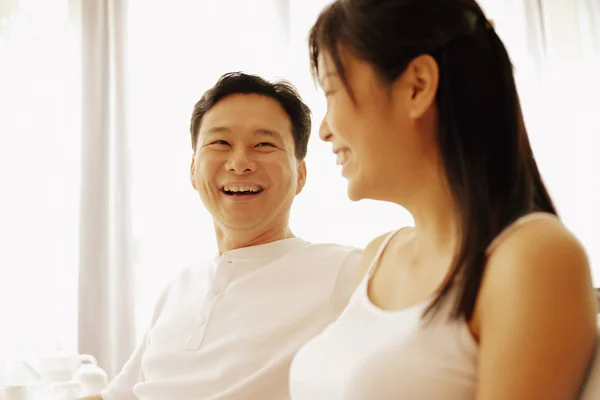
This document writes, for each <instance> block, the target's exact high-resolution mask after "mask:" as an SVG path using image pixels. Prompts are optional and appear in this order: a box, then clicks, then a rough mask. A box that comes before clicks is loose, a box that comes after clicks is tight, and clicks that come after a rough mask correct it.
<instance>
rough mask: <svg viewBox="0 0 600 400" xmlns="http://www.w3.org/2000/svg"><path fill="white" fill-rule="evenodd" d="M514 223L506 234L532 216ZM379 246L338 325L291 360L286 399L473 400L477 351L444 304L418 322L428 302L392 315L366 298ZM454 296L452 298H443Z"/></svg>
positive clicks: (449, 304)
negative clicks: (288, 390) (431, 315)
mask: <svg viewBox="0 0 600 400" xmlns="http://www.w3.org/2000/svg"><path fill="white" fill-rule="evenodd" d="M542 215H545V216H547V215H548V214H542V213H535V214H530V215H529V216H527V217H524V218H521V219H520V220H519V221H517V223H515V224H513V225H512V226H511V227H510V228H509V229H506V230H505V231H504V232H503V233H502V234H501V235H499V236H498V237H497V238H496V240H494V242H493V243H492V245H491V246H490V247H489V249H488V252H489V251H490V250H491V249H492V248H493V247H495V246H496V245H497V242H498V240H499V239H501V238H502V237H505V236H506V234H507V233H508V231H509V230H510V231H512V228H514V227H515V226H516V225H517V224H521V223H522V222H524V221H525V220H529V219H530V217H533V216H542ZM395 233H396V232H392V233H391V234H390V235H388V237H387V238H386V239H385V240H384V241H383V243H382V244H381V246H380V247H379V249H378V251H377V253H376V255H375V257H374V258H373V261H372V263H371V265H370V266H369V269H368V270H367V273H366V274H365V278H364V279H363V280H362V282H361V283H360V284H359V286H358V287H357V289H356V291H355V293H354V295H353V296H352V298H351V300H350V302H349V303H348V306H347V307H346V309H345V310H344V312H343V313H342V314H341V315H340V317H339V318H338V320H337V321H336V322H334V323H333V324H331V325H329V326H328V327H327V328H326V329H325V330H324V331H323V332H322V333H321V334H320V335H319V336H317V337H316V338H314V339H313V340H312V341H310V342H308V343H307V344H306V345H305V346H304V347H302V348H301V349H300V351H299V352H298V353H297V354H296V357H295V358H294V361H293V363H292V366H291V370H290V392H291V393H290V394H291V399H292V400H395V399H402V400H424V399H427V400H438V399H439V400H468V399H474V398H475V389H476V382H477V368H476V364H477V353H478V346H477V343H476V342H475V340H474V339H473V337H472V335H471V332H470V330H469V327H468V325H467V323H466V321H465V320H464V319H451V318H450V313H451V307H452V301H451V300H450V301H445V302H444V303H443V305H442V307H441V309H440V310H439V312H438V313H436V314H435V316H434V317H433V318H429V317H428V318H426V319H425V320H422V313H423V311H424V310H425V308H426V307H427V305H429V304H430V302H431V301H432V298H430V299H427V300H426V301H423V302H422V303H419V304H417V305H414V306H412V307H409V308H406V309H402V310H399V311H388V310H383V309H381V308H379V307H377V306H376V305H374V304H373V303H372V302H371V301H370V299H369V297H368V294H367V287H368V282H369V281H370V278H371V276H372V275H373V271H374V269H375V267H376V265H377V264H378V262H379V259H380V257H381V254H382V253H383V251H384V249H385V247H386V246H387V244H388V243H389V241H390V239H391V238H392V237H393V235H394V234H395ZM450 295H451V296H454V295H455V293H454V291H451V293H450Z"/></svg>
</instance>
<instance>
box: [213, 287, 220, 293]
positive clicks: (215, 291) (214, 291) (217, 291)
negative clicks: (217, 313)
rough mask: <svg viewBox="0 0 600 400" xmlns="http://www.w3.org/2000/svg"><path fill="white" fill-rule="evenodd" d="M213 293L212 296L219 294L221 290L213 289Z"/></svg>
mask: <svg viewBox="0 0 600 400" xmlns="http://www.w3.org/2000/svg"><path fill="white" fill-rule="evenodd" d="M213 293H214V294H219V293H221V288H215V289H214V290H213Z"/></svg>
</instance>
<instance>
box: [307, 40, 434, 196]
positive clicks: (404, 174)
mask: <svg viewBox="0 0 600 400" xmlns="http://www.w3.org/2000/svg"><path fill="white" fill-rule="evenodd" d="M415 60H417V59H415ZM415 60H413V61H415ZM342 61H343V64H344V70H345V73H346V78H347V86H348V87H347V88H346V87H345V85H344V84H343V82H342V80H341V79H340V78H339V75H338V74H337V72H336V69H335V65H334V63H333V61H332V59H331V58H330V57H329V55H328V54H322V55H321V56H320V58H319V77H318V78H319V81H320V84H321V87H322V89H323V92H324V93H325V96H326V99H327V114H326V115H325V117H324V119H323V121H322V123H321V127H320V131H319V136H320V138H321V139H322V140H323V141H326V142H331V144H332V146H333V149H332V150H333V152H334V153H335V154H336V157H337V164H338V165H340V166H341V167H342V175H343V176H344V177H345V178H346V179H347V180H348V197H349V198H350V199H351V200H355V201H356V200H361V199H365V198H368V199H375V200H384V201H394V202H398V199H399V197H405V196H406V194H408V195H410V193H411V190H413V189H414V186H415V185H416V184H418V183H419V176H420V175H421V172H422V169H423V168H427V163H428V162H427V158H428V157H427V155H428V154H429V153H430V152H431V148H430V147H431V146H432V145H433V146H435V141H433V142H432V141H431V140H430V139H431V138H429V137H425V136H431V135H426V134H425V132H422V130H423V129H424V128H426V126H425V125H424V120H423V117H424V116H425V114H427V115H429V114H431V113H428V112H425V111H428V110H429V108H431V107H432V104H433V103H434V100H435V93H434V95H433V98H432V99H431V101H430V102H429V104H428V105H427V106H426V107H423V104H422V103H423V99H419V100H420V101H419V102H416V101H415V100H416V98H417V97H419V96H421V93H419V88H418V87H415V83H416V84H417V85H419V82H418V80H419V77H418V76H417V75H415V73H414V71H413V70H412V69H411V66H410V65H409V68H407V70H406V71H405V72H404V73H403V74H402V75H401V76H400V77H398V78H397V79H396V80H395V81H394V82H392V83H391V84H388V83H384V82H382V80H381V78H380V77H379V76H378V74H377V73H376V71H375V69H374V68H373V67H372V66H371V65H370V64H369V63H367V62H365V61H362V60H360V59H358V58H356V57H354V56H353V55H351V54H349V52H344V53H342ZM411 65H412V62H411ZM417 72H418V71H417ZM436 84H437V82H436ZM416 103H418V104H416ZM423 109H425V111H423ZM432 115H433V114H432Z"/></svg>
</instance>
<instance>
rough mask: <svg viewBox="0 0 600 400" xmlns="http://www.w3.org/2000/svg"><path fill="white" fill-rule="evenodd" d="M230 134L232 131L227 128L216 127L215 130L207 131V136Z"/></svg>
mask: <svg viewBox="0 0 600 400" xmlns="http://www.w3.org/2000/svg"><path fill="white" fill-rule="evenodd" d="M228 132H231V131H230V130H229V128H227V127H226V126H215V127H213V128H210V129H208V130H207V131H206V134H207V135H210V134H213V133H228Z"/></svg>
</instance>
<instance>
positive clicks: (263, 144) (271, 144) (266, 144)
mask: <svg viewBox="0 0 600 400" xmlns="http://www.w3.org/2000/svg"><path fill="white" fill-rule="evenodd" d="M264 146H270V147H275V145H274V144H273V143H269V142H261V143H259V144H257V145H256V147H264Z"/></svg>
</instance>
